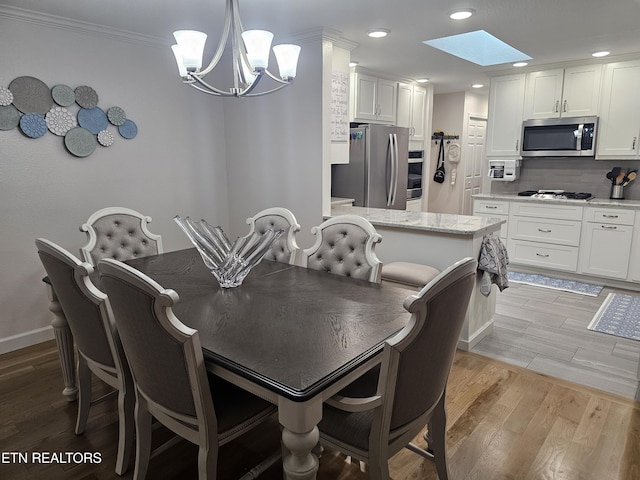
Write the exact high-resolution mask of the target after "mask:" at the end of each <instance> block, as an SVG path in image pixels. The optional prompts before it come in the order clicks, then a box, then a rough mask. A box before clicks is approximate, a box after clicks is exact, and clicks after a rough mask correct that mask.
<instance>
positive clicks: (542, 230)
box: [538, 228, 551, 233]
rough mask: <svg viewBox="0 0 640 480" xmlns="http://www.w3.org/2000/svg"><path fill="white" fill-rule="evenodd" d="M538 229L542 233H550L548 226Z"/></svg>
mask: <svg viewBox="0 0 640 480" xmlns="http://www.w3.org/2000/svg"><path fill="white" fill-rule="evenodd" d="M538 231H539V232H542V233H551V229H550V228H539V229H538Z"/></svg>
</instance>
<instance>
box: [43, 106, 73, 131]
mask: <svg viewBox="0 0 640 480" xmlns="http://www.w3.org/2000/svg"><path fill="white" fill-rule="evenodd" d="M44 121H45V122H46V123H47V128H48V129H49V131H50V132H51V133H53V134H55V135H58V136H64V135H65V134H66V133H67V132H68V131H69V130H71V129H72V128H73V127H77V126H78V122H76V119H75V117H74V116H73V114H72V113H71V112H70V111H69V110H67V109H66V108H63V107H53V108H52V109H51V110H49V112H48V113H47V114H46V115H45V117H44Z"/></svg>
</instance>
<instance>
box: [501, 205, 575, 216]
mask: <svg viewBox="0 0 640 480" xmlns="http://www.w3.org/2000/svg"><path fill="white" fill-rule="evenodd" d="M511 213H512V214H513V215H520V216H526V217H540V218H560V219H563V220H582V213H583V207H580V206H576V205H567V204H564V203H554V204H553V205H545V204H542V203H533V202H531V203H529V202H514V203H513V205H512V206H511Z"/></svg>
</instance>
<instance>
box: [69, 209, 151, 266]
mask: <svg viewBox="0 0 640 480" xmlns="http://www.w3.org/2000/svg"><path fill="white" fill-rule="evenodd" d="M149 222H151V217H149V216H147V215H143V214H141V213H139V212H136V211H135V210H131V209H130V208H124V207H107V208H103V209H101V210H98V211H97V212H95V213H94V214H92V215H91V216H90V217H89V219H88V220H87V221H86V223H84V224H83V225H82V226H81V227H80V231H81V232H85V233H86V234H87V244H86V245H85V246H84V247H82V248H81V249H80V256H81V257H82V259H83V260H84V261H85V262H88V263H90V264H91V265H94V266H95V265H97V264H98V260H100V259H102V258H115V259H116V260H120V261H121V262H124V261H126V260H131V259H132V258H138V257H145V256H148V255H156V254H158V253H162V238H161V237H160V235H156V234H153V233H151V232H150V231H149V229H148V228H147V224H148V223H149Z"/></svg>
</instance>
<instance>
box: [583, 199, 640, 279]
mask: <svg viewBox="0 0 640 480" xmlns="http://www.w3.org/2000/svg"><path fill="white" fill-rule="evenodd" d="M634 216H635V212H634V211H633V210H615V209H608V208H587V209H586V211H585V219H584V223H583V230H582V233H583V239H582V242H581V252H580V272H581V273H586V274H590V275H597V276H600V277H609V278H616V279H620V280H626V279H627V277H628V276H629V259H630V255H631V245H632V239H633V224H634ZM634 273H635V272H634Z"/></svg>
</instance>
